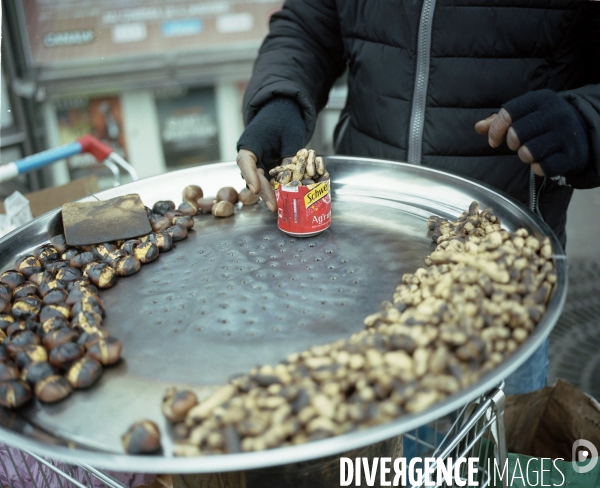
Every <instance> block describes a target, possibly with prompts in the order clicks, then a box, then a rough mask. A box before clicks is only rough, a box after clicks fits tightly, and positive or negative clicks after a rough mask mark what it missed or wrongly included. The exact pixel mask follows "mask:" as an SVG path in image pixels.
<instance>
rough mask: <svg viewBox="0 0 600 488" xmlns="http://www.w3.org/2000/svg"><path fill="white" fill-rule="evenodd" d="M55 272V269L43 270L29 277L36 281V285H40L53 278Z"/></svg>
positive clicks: (33, 281) (30, 279)
mask: <svg viewBox="0 0 600 488" xmlns="http://www.w3.org/2000/svg"><path fill="white" fill-rule="evenodd" d="M55 262H58V261H55ZM63 262H64V261H63ZM54 274H55V273H54V271H48V270H46V271H42V272H40V273H33V274H32V275H31V276H30V277H29V281H31V282H32V283H35V284H36V285H38V286H39V285H40V284H41V283H43V282H46V281H51V280H53V279H54Z"/></svg>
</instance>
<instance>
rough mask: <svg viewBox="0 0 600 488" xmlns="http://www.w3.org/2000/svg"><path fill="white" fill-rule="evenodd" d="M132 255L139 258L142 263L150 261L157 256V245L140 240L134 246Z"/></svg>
mask: <svg viewBox="0 0 600 488" xmlns="http://www.w3.org/2000/svg"><path fill="white" fill-rule="evenodd" d="M133 255H134V256H135V257H136V258H137V259H139V260H140V262H141V263H142V264H146V263H150V262H152V261H154V260H155V259H156V258H157V257H158V247H156V244H154V243H152V242H150V241H146V242H141V243H139V244H138V245H137V246H135V247H134V249H133Z"/></svg>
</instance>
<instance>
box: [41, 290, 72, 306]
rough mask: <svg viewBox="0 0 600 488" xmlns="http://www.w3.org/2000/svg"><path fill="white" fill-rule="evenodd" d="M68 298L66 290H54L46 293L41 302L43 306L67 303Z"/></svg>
mask: <svg viewBox="0 0 600 488" xmlns="http://www.w3.org/2000/svg"><path fill="white" fill-rule="evenodd" d="M68 296H69V294H68V293H67V292H66V290H60V289H56V290H52V291H50V292H48V294H47V295H46V296H45V297H44V299H43V300H42V302H43V303H44V304H45V305H52V304H57V303H65V302H66V301H67V298H68Z"/></svg>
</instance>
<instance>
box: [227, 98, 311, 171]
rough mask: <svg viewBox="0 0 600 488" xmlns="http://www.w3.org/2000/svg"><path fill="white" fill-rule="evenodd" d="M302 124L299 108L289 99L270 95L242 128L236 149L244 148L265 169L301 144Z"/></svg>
mask: <svg viewBox="0 0 600 488" xmlns="http://www.w3.org/2000/svg"><path fill="white" fill-rule="evenodd" d="M305 131H306V127H305V125H304V120H303V119H302V112H301V111H300V107H299V106H298V104H297V103H296V102H294V100H292V99H291V98H274V99H273V100H271V101H270V102H268V103H267V104H266V105H264V106H263V107H262V108H261V109H260V110H259V111H258V113H257V114H256V116H255V117H254V118H253V119H252V121H251V122H250V123H249V124H248V126H247V127H246V130H245V131H244V133H243V134H242V136H241V137H240V140H239V141H238V143H237V150H238V151H239V150H240V149H248V150H249V151H252V152H253V153H254V154H255V155H256V157H257V158H258V163H257V166H259V167H262V168H263V169H265V170H268V169H270V168H271V167H272V166H275V165H277V164H279V162H280V161H281V159H283V158H285V157H287V156H294V155H295V154H296V153H297V152H298V151H299V150H300V149H302V148H303V147H304V134H305Z"/></svg>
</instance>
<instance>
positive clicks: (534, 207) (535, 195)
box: [529, 170, 546, 220]
mask: <svg viewBox="0 0 600 488" xmlns="http://www.w3.org/2000/svg"><path fill="white" fill-rule="evenodd" d="M545 186H546V177H544V180H543V181H542V184H541V185H540V188H539V190H538V189H537V185H536V183H535V173H534V172H533V170H531V172H530V173H529V204H530V205H531V211H532V212H533V213H534V214H536V215H537V216H538V217H539V218H540V219H542V220H544V217H542V212H540V195H541V194H542V191H543V189H544V187H545Z"/></svg>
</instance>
